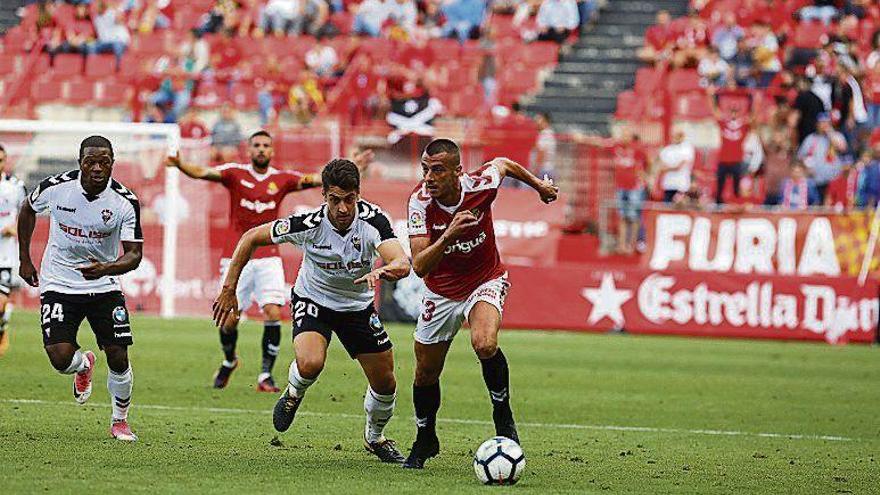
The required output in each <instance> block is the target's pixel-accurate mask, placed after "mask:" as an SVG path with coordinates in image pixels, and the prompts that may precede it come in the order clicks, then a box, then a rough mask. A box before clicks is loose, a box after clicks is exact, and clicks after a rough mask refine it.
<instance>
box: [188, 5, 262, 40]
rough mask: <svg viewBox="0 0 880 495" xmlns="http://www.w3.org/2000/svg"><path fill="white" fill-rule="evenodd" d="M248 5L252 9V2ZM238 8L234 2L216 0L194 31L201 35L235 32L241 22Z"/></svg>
mask: <svg viewBox="0 0 880 495" xmlns="http://www.w3.org/2000/svg"><path fill="white" fill-rule="evenodd" d="M249 5H250V7H253V5H252V2H251V3H249ZM240 7H241V5H240V4H239V3H238V2H237V1H236V0H216V2H215V3H214V5H213V6H212V7H211V10H210V11H209V12H208V13H207V14H205V15H204V16H203V17H202V21H201V24H200V25H199V26H198V27H197V28H196V29H198V30H199V31H200V32H201V33H202V34H207V33H219V32H222V31H224V30H235V29H236V28H237V27H238V26H239V24H240V23H241V21H242V19H241V12H239V10H240Z"/></svg>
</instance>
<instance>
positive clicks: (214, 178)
mask: <svg viewBox="0 0 880 495" xmlns="http://www.w3.org/2000/svg"><path fill="white" fill-rule="evenodd" d="M165 166H166V167H176V168H178V169H180V171H181V172H183V173H184V174H186V175H188V176H189V177H192V178H193V179H202V180H209V181H211V182H220V171H219V170H217V169H216V168H214V167H205V166H203V165H196V164H195V163H187V162H185V161H183V160H181V159H180V153H178V154H176V155H174V156H169V157H166V158H165Z"/></svg>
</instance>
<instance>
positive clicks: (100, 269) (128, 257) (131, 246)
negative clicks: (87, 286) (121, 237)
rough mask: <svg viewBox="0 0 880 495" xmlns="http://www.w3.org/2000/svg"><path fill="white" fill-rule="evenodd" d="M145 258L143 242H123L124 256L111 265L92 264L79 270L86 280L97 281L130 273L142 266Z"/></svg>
mask: <svg viewBox="0 0 880 495" xmlns="http://www.w3.org/2000/svg"><path fill="white" fill-rule="evenodd" d="M143 257H144V243H143V241H122V256H120V257H119V258H116V260H115V261H111V262H109V263H100V262H97V261H92V263H90V264H88V265H86V266H82V267H79V268H77V270H79V272H80V273H82V275H83V278H85V279H86V280H97V279H99V278H101V277H106V276H109V275H122V274H123V273H128V272H130V271H132V270H134V269H135V268H137V267H138V265H140V264H141V259H142V258H143Z"/></svg>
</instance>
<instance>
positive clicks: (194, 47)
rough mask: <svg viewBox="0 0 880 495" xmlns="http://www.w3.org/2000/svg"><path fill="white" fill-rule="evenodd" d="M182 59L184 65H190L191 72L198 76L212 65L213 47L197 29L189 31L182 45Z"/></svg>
mask: <svg viewBox="0 0 880 495" xmlns="http://www.w3.org/2000/svg"><path fill="white" fill-rule="evenodd" d="M180 58H181V59H182V61H183V64H184V65H188V66H189V69H188V71H189V72H192V73H193V74H194V75H196V76H198V75H199V74H201V73H202V71H204V70H205V69H207V68H208V65H209V64H210V63H211V46H210V45H209V44H208V42H207V40H205V39H204V37H203V36H202V34H201V32H200V31H199V30H197V29H191V30H189V31H187V34H186V38H184V40H183V42H182V44H181V45H180Z"/></svg>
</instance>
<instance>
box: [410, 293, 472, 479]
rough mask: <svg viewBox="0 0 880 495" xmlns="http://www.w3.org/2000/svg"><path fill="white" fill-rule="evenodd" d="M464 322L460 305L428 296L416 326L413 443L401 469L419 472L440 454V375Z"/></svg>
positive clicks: (430, 294) (439, 297)
mask: <svg viewBox="0 0 880 495" xmlns="http://www.w3.org/2000/svg"><path fill="white" fill-rule="evenodd" d="M463 321H464V313H463V303H461V302H457V301H451V300H448V299H445V298H443V297H441V296H438V295H436V294H433V293H431V292H428V293H426V295H425V300H424V301H423V302H422V313H421V315H419V319H418V321H417V322H416V331H415V343H414V344H413V348H414V351H415V355H416V370H415V379H414V381H413V405H414V407H415V412H416V428H417V429H416V439H415V441H414V442H413V445H412V449H411V450H410V453H409V456H408V457H407V458H406V461H404V463H403V467H405V468H410V469H422V468H424V467H425V461H426V460H428V459H429V458H431V457H434V456H436V455H437V454H438V453H439V452H440V440H439V439H438V438H437V411H439V410H440V374H441V373H442V372H443V365H444V363H445V362H446V354H447V353H448V352H449V345H450V344H451V343H452V339H453V338H454V337H455V335H456V333H457V332H458V330H459V329H460V328H461V324H462V322H463Z"/></svg>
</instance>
